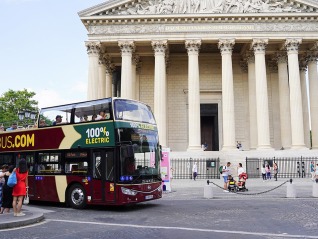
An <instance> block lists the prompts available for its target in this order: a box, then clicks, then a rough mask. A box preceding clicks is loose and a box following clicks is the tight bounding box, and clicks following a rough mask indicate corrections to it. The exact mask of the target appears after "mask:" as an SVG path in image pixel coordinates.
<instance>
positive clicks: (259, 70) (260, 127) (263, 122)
mask: <svg viewBox="0 0 318 239" xmlns="http://www.w3.org/2000/svg"><path fill="white" fill-rule="evenodd" d="M267 44H268V39H253V42H252V47H253V49H254V55H255V75H256V83H255V86H256V112H257V136H258V147H257V149H271V144H270V133H269V113H268V93H267V76H266V64H265V48H266V45H267Z"/></svg>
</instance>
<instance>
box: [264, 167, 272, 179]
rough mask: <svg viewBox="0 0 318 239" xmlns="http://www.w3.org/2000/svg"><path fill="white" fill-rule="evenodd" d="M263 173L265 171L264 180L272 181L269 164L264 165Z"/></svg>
mask: <svg viewBox="0 0 318 239" xmlns="http://www.w3.org/2000/svg"><path fill="white" fill-rule="evenodd" d="M265 171H266V179H272V176H271V167H270V166H269V164H267V165H266V168H265Z"/></svg>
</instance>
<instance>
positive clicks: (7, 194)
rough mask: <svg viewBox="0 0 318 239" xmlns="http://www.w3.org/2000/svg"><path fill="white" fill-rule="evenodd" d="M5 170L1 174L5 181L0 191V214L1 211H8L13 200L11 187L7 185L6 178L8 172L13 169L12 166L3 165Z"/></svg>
mask: <svg viewBox="0 0 318 239" xmlns="http://www.w3.org/2000/svg"><path fill="white" fill-rule="evenodd" d="M5 169H6V172H5V173H4V175H3V178H4V180H5V183H4V185H3V189H2V190H3V192H2V206H1V210H0V214H3V213H10V208H12V201H13V196H12V190H13V189H12V187H9V186H8V185H7V182H8V178H9V176H10V174H11V173H12V171H13V166H10V167H8V165H5Z"/></svg>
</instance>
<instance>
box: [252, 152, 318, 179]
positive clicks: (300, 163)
mask: <svg viewBox="0 0 318 239" xmlns="http://www.w3.org/2000/svg"><path fill="white" fill-rule="evenodd" d="M311 162H313V163H314V165H316V164H317V163H318V157H302V156H301V157H281V158H276V157H273V158H246V172H247V174H248V177H249V178H259V177H262V172H261V169H262V167H263V165H266V164H269V165H270V167H271V169H272V170H271V173H272V174H273V164H274V163H277V166H278V174H277V177H278V178H309V177H311V173H310V163H311ZM272 177H273V175H272Z"/></svg>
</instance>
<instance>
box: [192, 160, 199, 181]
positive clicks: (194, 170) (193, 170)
mask: <svg viewBox="0 0 318 239" xmlns="http://www.w3.org/2000/svg"><path fill="white" fill-rule="evenodd" d="M192 174H193V179H194V180H195V179H196V177H197V176H198V165H197V162H195V163H194V164H193V167H192Z"/></svg>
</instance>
